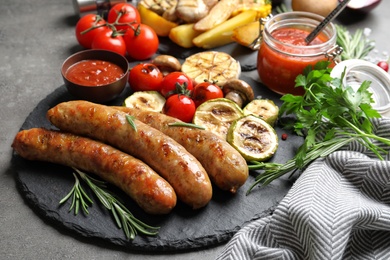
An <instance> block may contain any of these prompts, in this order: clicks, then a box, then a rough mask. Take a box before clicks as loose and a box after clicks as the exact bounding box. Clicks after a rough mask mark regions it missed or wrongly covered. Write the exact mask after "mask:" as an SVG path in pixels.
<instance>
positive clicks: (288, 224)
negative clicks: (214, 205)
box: [217, 118, 390, 260]
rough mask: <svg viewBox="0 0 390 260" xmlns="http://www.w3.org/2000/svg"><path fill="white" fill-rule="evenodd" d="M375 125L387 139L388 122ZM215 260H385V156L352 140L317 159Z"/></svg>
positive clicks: (388, 255)
mask: <svg viewBox="0 0 390 260" xmlns="http://www.w3.org/2000/svg"><path fill="white" fill-rule="evenodd" d="M374 125H375V132H376V134H377V135H379V136H382V137H386V138H390V118H382V119H378V120H375V121H374ZM373 142H374V141H373ZM382 147H383V148H384V149H385V150H387V151H389V150H390V149H389V147H388V146H383V145H382ZM250 196H251V195H250ZM252 196H253V195H252ZM217 259H218V260H222V259H223V260H225V259H232V260H240V259H242V260H243V259H267V260H269V259H294V260H295V259H364V260H367V259H390V156H389V155H388V154H387V155H386V157H385V160H382V161H381V160H379V159H377V157H376V156H374V155H373V154H372V153H371V152H369V151H367V149H366V147H364V146H363V145H362V144H360V143H359V142H356V143H351V144H350V145H349V146H348V147H344V149H342V150H339V151H336V152H334V153H332V154H331V155H329V156H328V157H326V158H322V159H317V160H316V161H314V162H313V163H312V164H311V165H310V166H309V167H308V168H307V169H306V170H305V171H304V172H303V173H302V174H301V176H300V177H299V178H298V179H297V181H296V182H295V183H294V185H293V187H292V188H291V190H290V191H289V192H288V194H287V195H286V196H285V198H284V199H283V200H282V201H281V202H280V204H279V205H278V206H277V207H276V209H275V211H274V212H273V214H272V215H271V216H269V217H266V218H261V219H258V220H255V221H253V222H251V223H249V224H248V225H246V226H244V227H243V228H242V229H241V230H239V231H238V232H237V233H236V234H235V235H234V236H233V238H232V239H231V240H230V241H229V242H228V244H227V245H226V246H225V247H224V248H223V250H222V252H221V254H220V255H219V256H218V257H217Z"/></svg>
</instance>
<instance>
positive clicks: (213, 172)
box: [115, 107, 248, 193]
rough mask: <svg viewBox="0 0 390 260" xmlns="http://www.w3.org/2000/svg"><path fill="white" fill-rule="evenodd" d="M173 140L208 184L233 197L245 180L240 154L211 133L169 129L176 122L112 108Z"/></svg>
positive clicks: (244, 167)
mask: <svg viewBox="0 0 390 260" xmlns="http://www.w3.org/2000/svg"><path fill="white" fill-rule="evenodd" d="M115 108H116V109H119V110H121V111H124V112H126V113H128V114H130V115H132V116H134V117H136V118H137V119H138V120H141V121H142V122H144V123H145V124H148V125H150V126H152V127H154V128H156V129H158V130H160V131H161V132H163V133H164V134H166V135H168V136H170V137H172V138H173V139H175V140H176V141H177V142H178V143H180V144H181V145H183V146H184V148H186V149H187V150H188V151H189V152H190V153H191V154H193V155H194V156H195V157H196V158H197V159H198V160H199V162H200V163H201V164H202V165H203V167H204V168H205V169H206V171H207V173H208V174H209V177H210V179H211V181H212V182H213V183H214V184H215V185H216V186H217V187H219V188H220V189H222V190H229V191H231V192H232V193H235V192H236V191H237V189H238V188H239V187H241V186H242V185H243V184H244V183H245V182H246V180H247V179H248V166H247V163H246V161H245V159H244V158H243V157H242V156H241V154H240V153H239V152H238V151H237V150H236V149H234V148H233V147H232V146H231V145H230V144H229V143H227V142H226V141H224V140H222V139H221V138H219V137H218V136H217V135H215V134H213V133H212V132H210V131H204V130H200V129H195V128H189V127H172V126H169V124H171V123H175V122H179V120H178V119H176V118H173V117H170V116H167V115H164V114H161V113H158V112H149V111H142V110H140V109H132V108H127V107H115Z"/></svg>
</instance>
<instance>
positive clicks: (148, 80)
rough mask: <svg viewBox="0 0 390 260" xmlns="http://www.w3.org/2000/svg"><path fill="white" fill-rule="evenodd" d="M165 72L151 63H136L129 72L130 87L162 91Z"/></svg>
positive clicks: (140, 89) (138, 89)
mask: <svg viewBox="0 0 390 260" xmlns="http://www.w3.org/2000/svg"><path fill="white" fill-rule="evenodd" d="M162 80H163V74H162V72H161V71H160V70H159V68H158V67H157V66H156V65H154V64H151V63H140V64H137V65H135V66H134V67H133V68H132V69H131V70H130V73H129V84H130V88H131V89H132V90H133V91H134V92H135V91H152V90H153V91H160V88H161V82H162Z"/></svg>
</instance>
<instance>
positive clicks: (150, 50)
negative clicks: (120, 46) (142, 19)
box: [123, 24, 160, 60]
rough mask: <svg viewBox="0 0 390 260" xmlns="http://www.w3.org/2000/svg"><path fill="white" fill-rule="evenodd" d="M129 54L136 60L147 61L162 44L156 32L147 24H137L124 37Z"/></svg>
mask: <svg viewBox="0 0 390 260" xmlns="http://www.w3.org/2000/svg"><path fill="white" fill-rule="evenodd" d="M123 39H124V40H125V42H126V49H127V54H128V55H129V56H130V57H131V58H133V59H135V60H146V59H149V58H150V57H152V56H153V55H154V54H155V53H156V51H157V49H158V45H159V43H160V41H159V39H158V36H157V34H156V32H155V31H154V30H153V29H152V28H151V27H150V26H148V25H146V24H136V25H134V26H133V27H132V28H131V29H128V30H127V31H126V33H125V35H124V36H123Z"/></svg>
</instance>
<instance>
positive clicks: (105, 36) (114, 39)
mask: <svg viewBox="0 0 390 260" xmlns="http://www.w3.org/2000/svg"><path fill="white" fill-rule="evenodd" d="M92 49H102V50H108V51H113V52H117V53H119V54H121V55H123V56H125V55H126V45H125V41H124V40H123V37H122V36H121V35H118V34H117V33H116V32H115V31H112V30H111V29H110V28H108V27H106V28H105V30H104V31H101V32H99V33H98V34H96V36H95V38H94V39H93V41H92Z"/></svg>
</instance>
